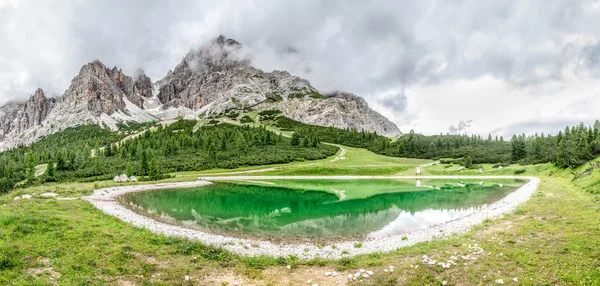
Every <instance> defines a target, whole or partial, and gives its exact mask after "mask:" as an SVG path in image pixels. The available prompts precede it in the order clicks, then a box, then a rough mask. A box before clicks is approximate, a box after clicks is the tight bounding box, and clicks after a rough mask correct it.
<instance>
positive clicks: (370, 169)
mask: <svg viewBox="0 0 600 286" xmlns="http://www.w3.org/2000/svg"><path fill="white" fill-rule="evenodd" d="M343 148H344V149H345V150H346V152H345V153H342V152H343V150H341V151H340V153H338V154H337V155H336V156H334V157H330V158H327V159H323V160H318V161H310V162H309V161H307V162H293V163H291V164H285V165H273V166H262V167H245V168H239V169H235V170H209V171H203V172H185V173H174V174H173V175H175V177H174V178H171V179H168V180H166V181H189V180H195V179H196V178H198V177H201V176H214V175H227V174H231V173H238V174H247V175H413V173H414V169H415V167H416V166H418V165H425V164H429V163H432V161H429V160H414V159H402V158H389V157H384V156H380V155H376V154H374V153H371V152H369V151H365V150H362V149H357V148H348V147H343ZM341 158H345V159H341ZM588 167H589V166H582V167H580V168H578V169H567V170H562V169H558V168H555V167H553V166H552V165H550V164H541V165H532V166H526V167H525V166H518V165H510V166H507V167H504V168H503V169H501V170H499V169H498V168H492V166H491V165H490V166H488V165H484V166H483V172H479V170H458V166H457V165H454V166H451V167H450V166H449V165H444V164H434V165H430V166H427V167H424V174H425V175H427V174H430V175H514V172H515V170H520V169H525V170H526V171H525V172H524V173H521V175H535V176H539V177H540V178H541V184H540V186H539V188H538V190H537V191H536V193H535V194H534V195H533V197H532V198H531V199H530V200H529V201H528V202H527V203H525V204H523V205H522V206H520V207H519V208H518V209H517V210H516V211H515V212H513V213H511V214H507V215H505V216H503V217H500V218H498V219H494V220H487V221H485V223H484V224H482V225H478V226H475V227H473V228H472V230H470V231H469V232H468V233H466V234H464V235H455V236H453V237H451V238H449V239H444V240H436V241H433V242H429V243H420V244H417V245H415V246H412V247H407V248H403V249H399V250H397V251H394V252H391V253H375V254H370V255H363V256H359V257H354V258H343V259H341V260H336V261H329V260H320V259H316V260H311V261H302V260H299V259H298V258H297V257H280V258H267V257H255V258H248V257H240V256H236V255H233V254H231V253H228V252H226V251H223V250H220V249H215V248H212V247H208V246H205V245H202V244H200V243H197V242H193V241H188V240H184V239H178V238H170V237H165V236H161V235H155V234H153V233H151V232H149V231H147V230H144V229H137V228H135V227H133V226H131V225H129V224H127V223H124V222H121V221H120V220H118V219H116V218H114V217H112V216H109V215H106V214H104V213H103V212H101V211H99V210H97V209H96V208H95V207H93V206H92V205H91V204H90V203H88V202H85V201H82V200H79V199H78V198H80V197H81V196H85V195H88V194H90V193H91V192H92V191H93V190H94V189H98V188H103V187H109V186H114V185H115V183H113V182H112V181H103V182H95V183H63V184H56V183H55V184H46V185H43V186H38V187H33V188H28V189H18V190H16V191H13V192H11V193H8V194H4V195H2V196H0V284H1V285H234V282H239V283H240V285H307V280H311V283H318V284H319V285H442V282H443V281H446V282H447V285H471V284H474V285H494V284H497V281H498V279H502V281H503V283H504V284H509V285H597V283H598V281H600V220H599V219H598V218H599V217H600V203H598V195H597V194H594V192H595V190H597V186H598V182H599V181H600V170H598V169H592V170H590V171H589V172H588V171H586V170H587V169H586V168H588ZM583 171H585V172H583ZM240 172H242V173H240ZM244 172H245V173H244ZM574 174H579V175H577V179H574V178H575V177H576V176H575V175H574ZM280 183H281V184H297V182H288V181H281V182H280ZM347 187H348V188H352V187H353V186H352V185H348V186H347ZM359 189H360V185H357V186H356V187H355V190H356V192H353V193H355V194H356V196H359V195H360V192H359ZM382 190H385V187H382V189H381V190H379V191H382ZM45 192H53V193H56V194H57V195H58V197H60V198H72V200H59V199H56V198H52V197H50V198H44V197H40V196H39V195H40V194H42V193H45ZM23 194H30V195H33V196H34V197H33V198H32V199H20V200H14V199H15V197H17V196H20V195H23ZM475 244H477V247H475ZM478 248H481V249H482V250H483V253H482V254H478V255H474V254H473V250H474V249H478ZM470 251H471V252H470ZM467 254H473V256H475V257H476V258H477V260H468V261H467V260H465V261H463V260H460V259H459V260H458V261H459V263H458V265H453V266H452V267H450V268H449V269H444V268H442V267H441V266H437V265H434V266H431V265H427V264H426V263H423V258H422V256H423V255H427V256H428V257H430V258H432V259H436V260H438V261H445V260H447V259H449V258H450V257H451V256H461V255H467ZM287 265H290V266H291V269H287V267H286V266H287ZM389 266H394V267H395V271H394V272H393V273H384V270H385V269H389ZM358 269H368V270H372V271H374V272H375V275H374V276H373V277H371V278H369V279H363V280H359V281H348V280H347V278H346V276H347V274H349V273H355V272H356V271H357V270H358ZM327 271H337V272H339V273H340V275H339V276H338V277H325V276H324V273H325V272H327ZM186 277H187V278H188V279H187V280H186ZM336 282H340V284H336ZM309 285H310V284H309Z"/></svg>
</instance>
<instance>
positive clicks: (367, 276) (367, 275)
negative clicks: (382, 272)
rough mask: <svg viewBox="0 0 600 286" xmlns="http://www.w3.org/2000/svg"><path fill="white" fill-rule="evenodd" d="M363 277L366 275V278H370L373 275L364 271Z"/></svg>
mask: <svg viewBox="0 0 600 286" xmlns="http://www.w3.org/2000/svg"><path fill="white" fill-rule="evenodd" d="M362 277H364V278H369V277H371V275H369V274H367V273H363V275H362Z"/></svg>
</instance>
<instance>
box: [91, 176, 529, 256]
mask: <svg viewBox="0 0 600 286" xmlns="http://www.w3.org/2000/svg"><path fill="white" fill-rule="evenodd" d="M419 178H420V179H525V180H529V182H527V183H526V184H525V185H523V186H522V187H520V188H519V189H517V190H515V191H514V192H512V193H510V194H509V195H507V196H506V197H504V198H503V199H501V200H499V201H497V202H495V203H492V204H490V205H488V206H486V207H484V208H483V209H481V210H480V211H478V212H475V213H473V214H470V215H467V216H464V217H461V218H459V219H456V220H453V221H449V222H446V223H443V224H439V225H434V226H431V227H428V228H425V229H417V230H414V231H411V232H407V233H403V234H401V235H390V236H384V237H374V238H367V239H366V240H364V241H344V242H340V243H333V244H330V245H327V246H318V245H316V244H310V243H287V244H286V243H273V242H270V241H264V240H259V239H244V238H234V237H229V236H224V235H219V234H212V233H206V232H203V231H200V230H195V229H190V228H185V227H182V226H177V225H171V224H167V223H163V222H159V221H157V220H154V219H152V218H150V217H146V216H143V215H140V214H138V213H136V212H134V211H132V210H130V209H128V208H126V207H124V206H122V205H121V204H119V203H118V202H117V200H116V199H117V198H118V197H119V196H121V195H124V194H127V193H132V192H143V191H149V190H157V189H172V188H189V187H200V186H205V185H209V184H211V182H210V181H218V180H227V181H231V180H248V179H252V180H273V179H286V180H293V179H298V180H302V179H341V180H346V179H419ZM539 182H540V180H539V179H538V178H536V177H520V176H236V177H206V178H202V179H201V180H199V181H195V182H184V183H165V184H155V185H138V186H124V187H113V188H106V189H101V190H96V191H94V194H93V195H91V196H89V197H84V198H83V199H84V200H87V201H89V202H91V203H92V204H93V205H94V206H96V207H97V208H98V209H100V210H102V211H104V212H105V213H107V214H110V215H112V216H115V217H117V218H119V219H121V220H123V221H125V222H128V223H131V224H133V225H134V226H136V227H139V228H145V229H148V230H150V231H152V232H154V233H158V234H163V235H167V236H172V237H182V238H187V239H191V240H196V241H199V242H202V243H204V244H207V245H211V246H214V247H221V248H223V249H225V250H227V251H230V252H232V253H235V254H238V255H242V256H261V255H264V256H271V257H287V256H288V255H296V256H297V257H299V258H303V259H313V258H317V257H319V258H325V259H339V258H342V257H351V256H356V255H361V254H368V253H373V252H389V251H393V250H396V249H398V248H401V247H406V246H410V245H414V244H417V243H419V242H425V241H431V240H434V239H438V238H443V237H446V236H449V235H452V234H460V233H464V232H466V231H468V230H469V229H470V228H471V227H472V226H473V225H476V224H480V223H482V222H483V221H484V220H485V219H488V218H494V217H498V216H500V215H502V214H505V213H509V212H512V211H513V210H514V209H515V208H516V207H517V206H518V205H520V204H522V203H524V202H526V201H527V200H528V199H529V198H530V197H531V195H532V194H533V193H534V192H535V190H536V189H537V187H538V185H539ZM403 238H404V240H403ZM359 242H360V243H362V246H361V247H360V248H356V247H355V243H359Z"/></svg>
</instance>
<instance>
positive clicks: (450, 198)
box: [122, 179, 525, 238]
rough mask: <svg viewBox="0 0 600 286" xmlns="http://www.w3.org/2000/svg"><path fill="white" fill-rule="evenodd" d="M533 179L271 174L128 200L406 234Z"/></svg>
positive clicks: (229, 221)
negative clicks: (286, 177) (315, 177)
mask: <svg viewBox="0 0 600 286" xmlns="http://www.w3.org/2000/svg"><path fill="white" fill-rule="evenodd" d="M524 183H525V181H523V180H515V179H503V180H483V181H480V180H390V179H378V180H269V181H260V182H255V181H248V182H236V183H216V184H213V185H209V186H205V187H199V188H188V189H175V190H157V191H150V192H141V193H131V194H127V195H125V196H124V197H123V198H122V203H124V204H126V205H129V206H130V207H131V208H132V209H133V210H135V211H137V212H139V213H142V214H146V215H150V216H153V217H156V218H158V219H162V220H166V221H169V222H176V223H181V224H184V225H187V226H190V227H195V228H201V229H204V230H209V231H213V232H218V233H230V234H246V235H256V236H272V237H296V238H310V237H332V238H333V237H347V236H382V235H391V234H401V233H405V232H408V231H410V230H414V229H419V228H426V227H428V226H431V225H436V224H440V223H444V222H448V221H451V220H454V219H457V218H460V217H462V216H465V215H469V214H471V213H473V212H476V211H477V210H478V209H480V208H481V207H483V206H486V205H488V204H491V203H493V202H495V201H498V200H500V199H502V198H503V197H505V196H506V195H508V194H509V193H511V192H512V191H514V190H516V189H517V188H518V187H520V186H521V185H523V184H524Z"/></svg>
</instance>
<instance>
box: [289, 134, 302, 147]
mask: <svg viewBox="0 0 600 286" xmlns="http://www.w3.org/2000/svg"><path fill="white" fill-rule="evenodd" d="M290 144H291V145H292V146H300V134H298V132H294V134H292V140H291V141H290Z"/></svg>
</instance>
